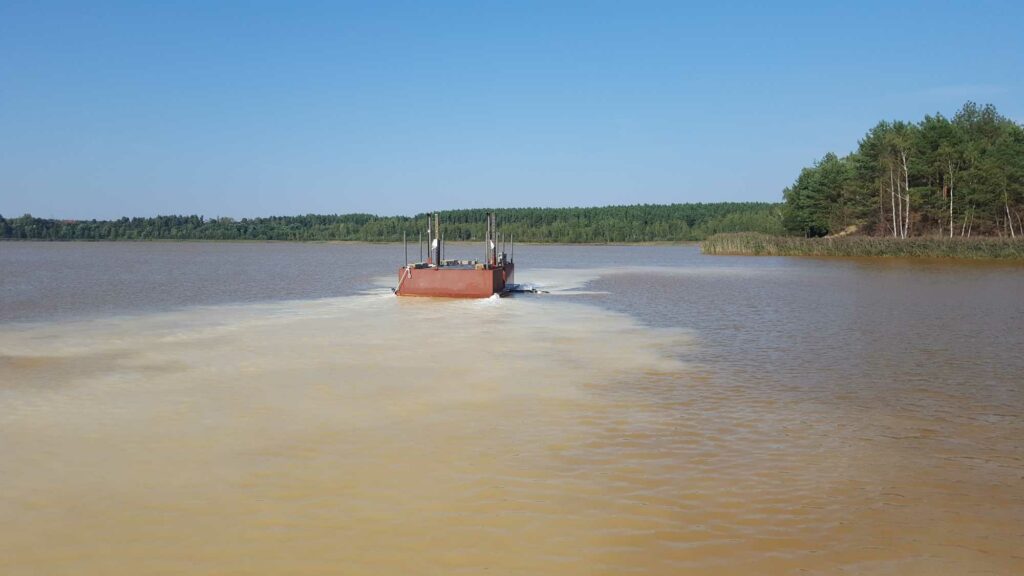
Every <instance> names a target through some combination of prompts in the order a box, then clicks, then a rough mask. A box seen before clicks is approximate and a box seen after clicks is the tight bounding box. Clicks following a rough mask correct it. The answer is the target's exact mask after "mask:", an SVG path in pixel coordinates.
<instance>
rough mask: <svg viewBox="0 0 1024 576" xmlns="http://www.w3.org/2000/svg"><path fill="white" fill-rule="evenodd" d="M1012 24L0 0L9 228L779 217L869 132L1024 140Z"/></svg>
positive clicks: (815, 13)
mask: <svg viewBox="0 0 1024 576" xmlns="http://www.w3.org/2000/svg"><path fill="white" fill-rule="evenodd" d="M1022 21H1024V2H934V1H933V2H927V3H916V2H869V1H861V2H846V3H838V2H821V1H820V0H819V1H816V2H789V3H785V2H724V1H716V2H703V3H688V2H677V1H673V2H642V1H633V2H621V1H614V2H599V1H592V2H568V1H566V2H560V1H552V0H547V1H540V2H531V1H519V2H487V1H477V2H442V1H434V2H407V3H403V2H385V1H379V2H375V1H368V2H361V3H355V2H298V1H295V2H283V1H275V2H260V1H246V2H230V1H223V2H220V1H218V2H206V1H203V2H187V1H180V2H157V3H149V2H144V1H140V0H136V1H131V2H123V3H118V2H102V1H93V2H78V1H74V2H46V1H42V0H39V1H28V2H21V1H18V0H0V214H2V215H4V216H6V217H11V216H19V215H21V214H24V213H31V214H33V215H35V216H39V217H49V218H67V219H90V218H117V217H121V216H152V215H157V214H201V215H205V216H208V217H217V216H230V217H236V218H241V217H253V216H266V215H292V214H307V213H325V214H327V213H330V214H333V213H350V212H368V213H374V214H381V215H394V214H409V215H411V214H415V213H419V212H425V211H431V210H435V209H440V210H445V209H454V208H479V207H512V206H603V205H613V204H635V203H674V202H719V201H779V200H780V199H781V194H782V190H783V188H785V187H786V186H787V185H789V184H790V183H792V181H793V180H794V179H795V178H796V176H797V175H798V173H799V171H800V169H801V168H802V167H804V166H807V165H810V164H812V163H813V162H814V161H815V160H816V159H818V158H820V157H821V156H823V155H824V154H825V153H826V152H829V151H832V152H836V153H838V154H845V153H848V152H850V151H852V150H853V149H855V148H856V146H857V141H858V139H859V138H860V137H862V136H863V134H864V133H865V132H866V131H867V130H868V129H869V128H870V127H871V126H873V125H874V124H876V123H877V122H878V121H879V120H882V119H903V120H919V119H921V118H922V117H923V116H924V115H925V114H935V113H943V114H945V115H947V116H951V115H953V114H954V113H955V112H956V110H957V109H958V108H959V107H960V106H961V105H962V104H963V103H964V102H965V101H967V100H973V101H976V102H979V103H992V104H995V105H996V107H997V108H998V109H999V111H1000V112H1001V113H1003V114H1004V115H1006V116H1009V117H1010V118H1013V119H1015V120H1017V121H1018V122H1020V121H1022V120H1024V72H1022V71H1024V34H1021V29H1020V23H1021V22H1022Z"/></svg>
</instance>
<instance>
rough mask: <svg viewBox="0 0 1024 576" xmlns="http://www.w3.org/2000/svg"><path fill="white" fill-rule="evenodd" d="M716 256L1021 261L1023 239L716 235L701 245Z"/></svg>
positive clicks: (1023, 252) (705, 251) (702, 248)
mask: <svg viewBox="0 0 1024 576" xmlns="http://www.w3.org/2000/svg"><path fill="white" fill-rule="evenodd" d="M700 248H701V252H703V253H704V254H712V255H718V256H730V255H732V256H876V257H877V256H886V257H898V258H965V259H1022V260H1024V238H1005V237H1003V238H957V237H954V238H941V237H924V236H922V237H914V238H906V239H899V238H882V237H871V236H843V237H834V238H800V237H796V236H769V235H767V234H757V233H751V232H739V233H734V234H716V235H714V236H711V237H710V238H708V239H706V240H704V241H703V242H701V244H700Z"/></svg>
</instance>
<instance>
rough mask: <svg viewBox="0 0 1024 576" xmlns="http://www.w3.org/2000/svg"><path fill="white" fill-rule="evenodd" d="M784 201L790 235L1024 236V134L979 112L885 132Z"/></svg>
mask: <svg viewBox="0 0 1024 576" xmlns="http://www.w3.org/2000/svg"><path fill="white" fill-rule="evenodd" d="M783 194H784V198H785V208H784V226H785V228H786V230H787V231H788V232H789V233H792V234H797V235H802V236H825V235H829V234H837V233H842V232H850V231H853V230H856V231H857V233H860V234H870V235H875V236H889V237H895V238H907V237H910V236H948V237H961V236H963V237H969V236H972V235H974V236H978V235H986V236H1009V237H1016V236H1020V235H1021V233H1022V229H1024V127H1022V126H1021V125H1020V124H1017V123H1015V122H1014V121H1012V120H1010V119H1008V118H1005V117H1003V116H1000V115H999V113H998V112H997V111H996V109H995V108H994V107H993V106H991V105H987V106H978V105H977V104H974V103H972V102H968V103H967V104H965V105H964V106H963V108H961V109H960V111H959V112H957V113H956V115H955V116H953V118H946V117H944V116H942V115H941V114H936V115H935V116H925V118H924V119H923V120H921V121H920V122H918V123H916V124H914V123H909V122H901V121H896V122H880V123H879V124H878V125H876V126H875V127H874V128H872V129H871V130H870V131H868V133H867V134H866V135H865V136H864V138H863V139H862V140H861V141H860V143H859V146H858V147H857V150H856V151H854V152H853V153H851V154H849V155H847V156H844V157H839V156H837V155H835V154H832V153H829V154H826V155H825V157H824V158H822V159H821V160H819V161H818V162H817V163H815V164H814V166H812V167H810V168H805V169H804V170H803V171H802V172H801V173H800V176H799V177H798V178H797V179H796V182H795V183H793V185H792V186H790V187H789V188H787V189H786V190H785V191H784V193H783ZM854 227H856V228H854Z"/></svg>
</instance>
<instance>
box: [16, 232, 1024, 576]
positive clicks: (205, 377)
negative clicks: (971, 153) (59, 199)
mask: <svg viewBox="0 0 1024 576" xmlns="http://www.w3.org/2000/svg"><path fill="white" fill-rule="evenodd" d="M480 251H481V250H480V249H479V247H478V246H475V245H473V246H470V245H465V246H454V247H452V248H451V249H450V250H449V256H451V257H460V256H461V257H475V256H476V255H477V252H480ZM403 259H404V256H403V252H402V247H401V246H400V245H397V246H396V245H359V244H284V243H277V244H275V243H252V244H240V243H239V244H236V243H224V244H217V243H180V244H179V243H137V244H136V243H117V244H106V243H96V244H44V243H38V244H37V243H0V574H5V575H22V574H25V575H29V574H32V575H35V574H47V575H63V574H68V575H70V574H74V575H83V574H86V575H91V574H97V575H99V574H102V575H111V574H132V575H139V574H211V575H212V574H254V575H255V574H268V575H270V574H275V575H277V574H402V575H406V574H481V573H489V574H524V575H527V574H530V575H534V574H609V575H611V574H615V575H618V574H633V573H635V574H708V573H714V574H769V573H773V574H774V573H779V574H804V573H817V574H837V573H844V574H845V573H850V574H901V575H902V574H1020V573H1024V416H1022V414H1024V266H1021V265H1017V264H1006V263H999V264H995V263H962V262H948V261H908V260H850V259H832V260H825V259H786V258H742V257H737V258H731V257H706V256H702V255H700V253H699V251H698V249H697V248H696V247H695V246H660V247H659V246H654V247H567V246H526V245H522V246H517V247H516V261H517V272H516V276H517V278H516V280H517V281H519V282H524V283H530V284H535V285H537V286H538V287H541V288H544V289H546V290H549V291H550V293H549V294H537V295H533V294H526V295H516V296H514V297H510V298H504V299H497V298H495V299H490V300H481V301H442V300H431V299H399V298H396V297H394V296H392V295H391V293H390V290H389V289H388V287H389V286H390V285H392V284H393V282H394V280H395V278H394V276H395V269H396V267H397V266H398V265H400V264H402V262H403V261H404V260H403Z"/></svg>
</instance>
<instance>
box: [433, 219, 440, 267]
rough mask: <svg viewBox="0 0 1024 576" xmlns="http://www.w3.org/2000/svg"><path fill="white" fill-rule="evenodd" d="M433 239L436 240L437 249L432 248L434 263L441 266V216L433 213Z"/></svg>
mask: <svg viewBox="0 0 1024 576" xmlns="http://www.w3.org/2000/svg"><path fill="white" fill-rule="evenodd" d="M434 239H435V240H437V247H435V248H434V258H435V260H434V263H435V264H436V265H437V266H440V265H441V216H440V215H439V214H438V213H437V212H434Z"/></svg>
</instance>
